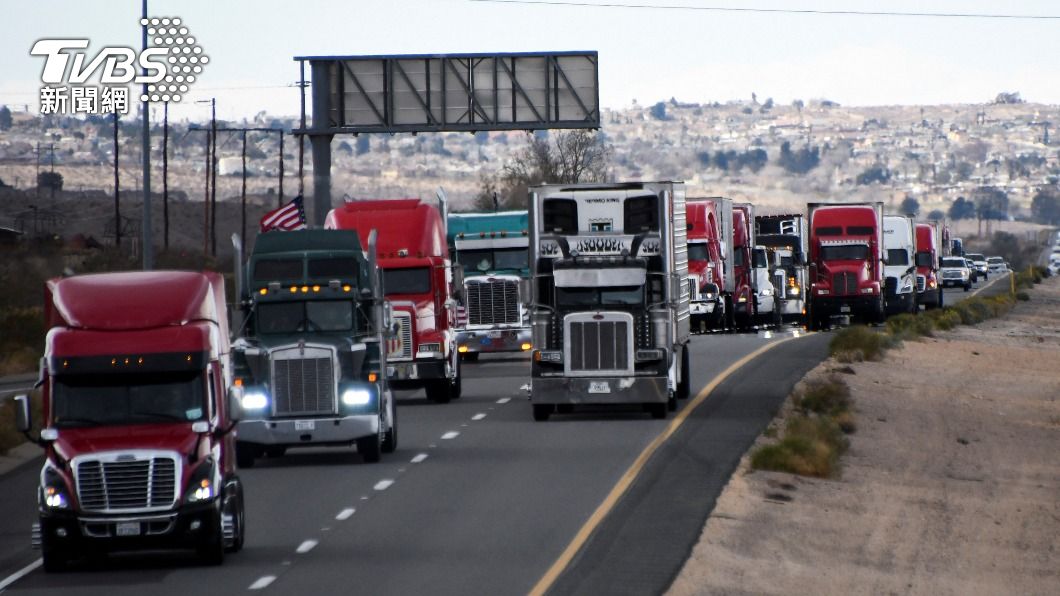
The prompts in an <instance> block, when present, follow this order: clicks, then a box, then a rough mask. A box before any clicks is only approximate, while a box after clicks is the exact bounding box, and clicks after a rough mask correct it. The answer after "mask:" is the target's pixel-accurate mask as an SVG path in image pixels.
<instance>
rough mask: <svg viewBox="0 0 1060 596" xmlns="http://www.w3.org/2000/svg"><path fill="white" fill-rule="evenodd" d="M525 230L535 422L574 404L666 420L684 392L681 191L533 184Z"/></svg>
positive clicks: (661, 186)
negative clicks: (632, 409) (630, 407)
mask: <svg viewBox="0 0 1060 596" xmlns="http://www.w3.org/2000/svg"><path fill="white" fill-rule="evenodd" d="M530 230H531V231H530V272H531V278H530V281H531V283H530V285H531V290H530V298H531V322H532V325H533V344H534V350H533V356H532V359H531V369H530V386H529V387H530V402H531V403H532V404H533V415H534V419H535V420H538V421H544V420H547V419H548V418H549V416H550V415H552V414H553V413H555V412H557V411H559V412H565V411H567V410H569V409H570V408H571V407H572V406H574V405H578V404H640V405H642V406H643V407H644V409H645V410H647V411H648V412H649V413H651V415H652V416H653V417H655V418H665V417H666V413H667V411H668V410H672V409H675V408H676V405H677V402H676V399H677V398H681V397H687V395H688V393H689V374H690V373H689V366H690V364H689V352H688V340H689V292H688V289H689V288H688V284H687V276H688V246H687V240H686V234H687V224H686V222H685V189H684V185H683V184H681V183H673V182H657V183H648V182H637V183H626V184H572V185H546V186H539V187H534V188H532V189H531V191H530Z"/></svg>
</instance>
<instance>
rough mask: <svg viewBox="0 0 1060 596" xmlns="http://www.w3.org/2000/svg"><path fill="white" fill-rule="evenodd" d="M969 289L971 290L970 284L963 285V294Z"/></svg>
mask: <svg viewBox="0 0 1060 596" xmlns="http://www.w3.org/2000/svg"><path fill="white" fill-rule="evenodd" d="M970 289H972V282H968V283H966V284H964V291H965V292H967V291H968V290H970Z"/></svg>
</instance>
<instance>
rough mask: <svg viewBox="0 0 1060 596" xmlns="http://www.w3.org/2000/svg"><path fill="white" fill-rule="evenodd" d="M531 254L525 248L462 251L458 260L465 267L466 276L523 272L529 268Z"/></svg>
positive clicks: (458, 254)
mask: <svg viewBox="0 0 1060 596" xmlns="http://www.w3.org/2000/svg"><path fill="white" fill-rule="evenodd" d="M528 257H529V253H528V252H527V249H525V248H498V249H482V250H462V251H460V252H459V253H457V259H458V260H459V261H460V264H461V265H463V266H464V275H473V274H475V273H485V272H487V271H500V270H502V269H513V270H523V269H526V268H527V267H529V266H530V265H529V258H528Z"/></svg>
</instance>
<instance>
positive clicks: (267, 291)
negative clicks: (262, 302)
mask: <svg viewBox="0 0 1060 596" xmlns="http://www.w3.org/2000/svg"><path fill="white" fill-rule="evenodd" d="M258 293H259V294H261V295H262V296H264V295H265V294H268V293H269V289H268V288H262V289H260V290H258Z"/></svg>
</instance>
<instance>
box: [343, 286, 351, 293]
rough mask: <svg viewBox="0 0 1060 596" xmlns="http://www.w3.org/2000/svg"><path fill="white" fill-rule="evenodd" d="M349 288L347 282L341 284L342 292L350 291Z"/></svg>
mask: <svg viewBox="0 0 1060 596" xmlns="http://www.w3.org/2000/svg"><path fill="white" fill-rule="evenodd" d="M350 289H351V288H350V285H349V284H346V285H344V286H342V291H343V292H349V291H350Z"/></svg>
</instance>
